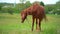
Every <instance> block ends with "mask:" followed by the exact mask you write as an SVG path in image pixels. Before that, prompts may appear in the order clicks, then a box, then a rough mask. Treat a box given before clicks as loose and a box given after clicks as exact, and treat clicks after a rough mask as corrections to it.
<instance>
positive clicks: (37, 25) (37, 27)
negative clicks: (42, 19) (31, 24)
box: [36, 18, 40, 31]
mask: <svg viewBox="0 0 60 34" xmlns="http://www.w3.org/2000/svg"><path fill="white" fill-rule="evenodd" d="M36 30H37V31H39V30H40V28H39V19H37V18H36Z"/></svg>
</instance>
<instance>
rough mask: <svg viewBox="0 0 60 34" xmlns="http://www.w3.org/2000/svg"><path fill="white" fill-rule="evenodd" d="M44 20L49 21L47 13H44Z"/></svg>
mask: <svg viewBox="0 0 60 34" xmlns="http://www.w3.org/2000/svg"><path fill="white" fill-rule="evenodd" d="M44 19H45V22H46V21H47V20H48V19H47V17H46V13H45V12H44Z"/></svg>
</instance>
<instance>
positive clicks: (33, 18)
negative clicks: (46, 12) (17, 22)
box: [32, 16, 35, 31]
mask: <svg viewBox="0 0 60 34" xmlns="http://www.w3.org/2000/svg"><path fill="white" fill-rule="evenodd" d="M34 20H35V17H34V16H33V17H32V21H33V22H32V31H33V29H34Z"/></svg>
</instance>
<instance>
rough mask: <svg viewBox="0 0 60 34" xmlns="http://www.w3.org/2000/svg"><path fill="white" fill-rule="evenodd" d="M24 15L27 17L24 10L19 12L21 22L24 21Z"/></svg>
mask: <svg viewBox="0 0 60 34" xmlns="http://www.w3.org/2000/svg"><path fill="white" fill-rule="evenodd" d="M26 17H27V13H26V12H25V11H22V12H21V19H22V21H21V23H23V22H24V21H25V19H26Z"/></svg>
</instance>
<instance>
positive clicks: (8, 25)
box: [0, 13, 60, 34]
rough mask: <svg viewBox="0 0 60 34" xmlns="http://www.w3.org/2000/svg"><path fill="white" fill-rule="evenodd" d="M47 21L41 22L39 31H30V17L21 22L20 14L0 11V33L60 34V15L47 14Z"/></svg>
mask: <svg viewBox="0 0 60 34" xmlns="http://www.w3.org/2000/svg"><path fill="white" fill-rule="evenodd" d="M47 18H48V21H47V22H45V21H44V20H43V21H42V22H41V28H42V31H41V32H37V31H36V29H35V26H36V25H35V26H34V31H31V24H32V17H31V16H28V17H27V19H28V20H25V22H24V23H21V16H20V14H14V15H10V14H8V13H0V34H60V15H50V14H49V15H48V14H47Z"/></svg>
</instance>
